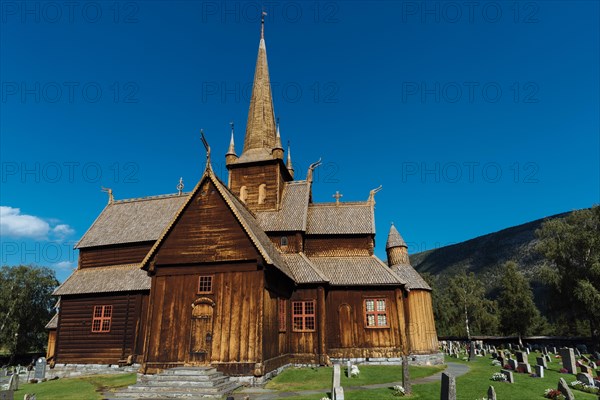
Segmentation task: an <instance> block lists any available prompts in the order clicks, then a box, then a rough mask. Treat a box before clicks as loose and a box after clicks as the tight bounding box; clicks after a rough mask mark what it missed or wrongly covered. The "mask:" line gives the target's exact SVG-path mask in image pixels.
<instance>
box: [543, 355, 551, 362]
mask: <svg viewBox="0 0 600 400" xmlns="http://www.w3.org/2000/svg"><path fill="white" fill-rule="evenodd" d="M544 358H545V359H546V362H552V357H550V354H546V355H545V356H544Z"/></svg>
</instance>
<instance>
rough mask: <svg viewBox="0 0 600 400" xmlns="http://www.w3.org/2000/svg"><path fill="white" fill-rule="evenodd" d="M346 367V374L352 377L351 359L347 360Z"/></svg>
mask: <svg viewBox="0 0 600 400" xmlns="http://www.w3.org/2000/svg"><path fill="white" fill-rule="evenodd" d="M346 368H347V369H348V370H347V371H346V376H347V377H348V378H351V377H352V375H351V374H350V373H351V371H352V362H350V360H348V362H346Z"/></svg>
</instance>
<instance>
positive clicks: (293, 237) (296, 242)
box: [269, 232, 304, 253]
mask: <svg viewBox="0 0 600 400" xmlns="http://www.w3.org/2000/svg"><path fill="white" fill-rule="evenodd" d="M282 237H285V238H287V242H288V244H287V246H286V245H282V244H281V238H282ZM269 238H270V239H271V242H273V244H274V245H275V247H277V249H278V250H279V251H281V252H282V253H299V252H301V251H304V243H303V238H302V234H301V233H298V232H286V233H283V232H279V233H269Z"/></svg>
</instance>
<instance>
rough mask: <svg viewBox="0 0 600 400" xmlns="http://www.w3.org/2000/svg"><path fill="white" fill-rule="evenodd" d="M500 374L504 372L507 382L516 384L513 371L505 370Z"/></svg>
mask: <svg viewBox="0 0 600 400" xmlns="http://www.w3.org/2000/svg"><path fill="white" fill-rule="evenodd" d="M500 372H502V373H503V374H504V376H506V382H508V383H515V378H514V377H513V373H512V371H511V370H509V369H503V370H501V371H500Z"/></svg>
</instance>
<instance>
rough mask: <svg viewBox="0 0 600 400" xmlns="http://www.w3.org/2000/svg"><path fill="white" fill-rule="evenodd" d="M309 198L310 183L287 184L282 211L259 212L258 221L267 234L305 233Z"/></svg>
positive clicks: (284, 189) (284, 190)
mask: <svg viewBox="0 0 600 400" xmlns="http://www.w3.org/2000/svg"><path fill="white" fill-rule="evenodd" d="M309 198H310V183H309V182H307V181H294V182H287V183H286V184H285V186H284V188H283V195H282V200H281V209H280V210H279V211H262V212H258V213H256V219H257V221H258V223H259V225H260V227H261V228H262V229H263V230H264V231H266V232H277V231H305V230H306V218H307V213H308V201H309Z"/></svg>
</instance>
